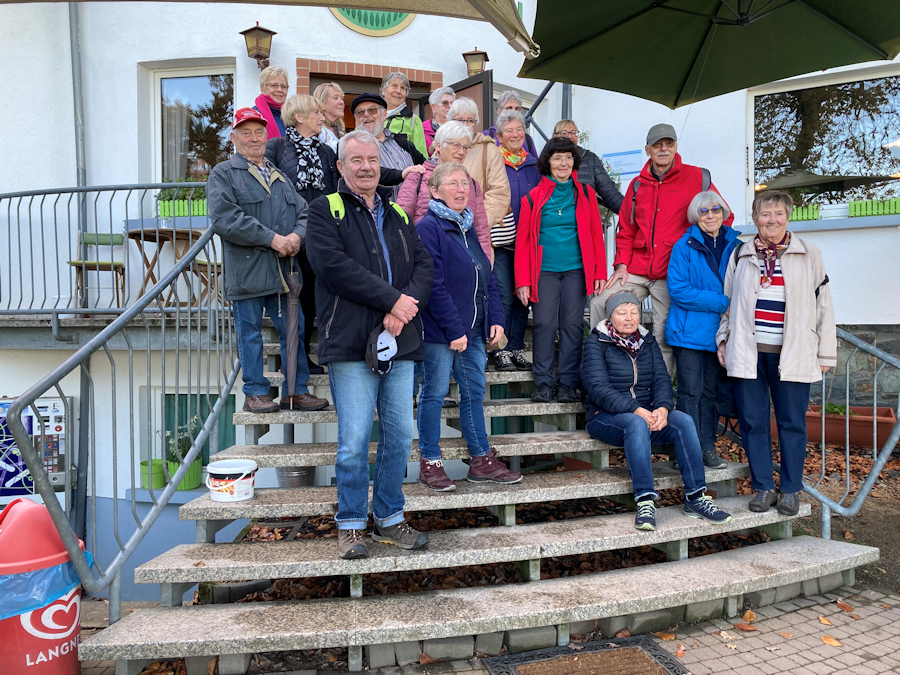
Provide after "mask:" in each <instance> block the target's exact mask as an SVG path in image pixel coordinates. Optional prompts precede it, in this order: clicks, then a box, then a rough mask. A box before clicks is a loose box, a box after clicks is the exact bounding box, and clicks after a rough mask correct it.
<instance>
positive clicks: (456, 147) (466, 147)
mask: <svg viewBox="0 0 900 675" xmlns="http://www.w3.org/2000/svg"><path fill="white" fill-rule="evenodd" d="M444 145H448V146H450V147H451V148H452V149H454V150H465V151H466V152H468V151H469V150H471V149H472V146H471V145H463V144H462V143H460V142H458V141H444Z"/></svg>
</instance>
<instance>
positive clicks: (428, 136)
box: [422, 87, 456, 154]
mask: <svg viewBox="0 0 900 675" xmlns="http://www.w3.org/2000/svg"><path fill="white" fill-rule="evenodd" d="M455 100H456V93H455V92H454V91H453V90H452V89H451V88H450V87H441V88H440V89H435V90H434V91H433V92H431V95H430V96H429V97H428V105H430V106H431V115H432V117H431V119H430V120H425V121H424V122H422V129H423V130H424V131H425V145H427V146H428V153H429V154H431V144H432V143H433V141H434V135H435V134H436V133H437V130H438V129H440V128H441V125H442V124H443V123H444V122H446V121H447V113H448V112H449V111H450V106H451V105H453V102H454V101H455Z"/></svg>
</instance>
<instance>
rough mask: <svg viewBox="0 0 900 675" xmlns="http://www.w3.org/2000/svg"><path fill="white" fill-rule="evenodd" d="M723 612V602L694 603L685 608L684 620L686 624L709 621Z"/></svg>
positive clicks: (722, 600)
mask: <svg viewBox="0 0 900 675" xmlns="http://www.w3.org/2000/svg"><path fill="white" fill-rule="evenodd" d="M724 611H725V600H724V599H721V600H707V601H706V602H694V603H691V604H690V605H688V606H687V607H686V608H685V614H684V620H685V622H686V623H697V622H699V621H709V620H710V619H714V618H718V617H720V616H722V613H723V612H724Z"/></svg>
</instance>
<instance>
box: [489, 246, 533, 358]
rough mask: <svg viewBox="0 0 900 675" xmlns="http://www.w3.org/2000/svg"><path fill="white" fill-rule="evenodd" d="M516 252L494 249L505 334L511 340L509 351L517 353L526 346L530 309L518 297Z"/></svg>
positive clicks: (495, 272) (496, 277)
mask: <svg viewBox="0 0 900 675" xmlns="http://www.w3.org/2000/svg"><path fill="white" fill-rule="evenodd" d="M515 257H516V252H515V251H513V250H512V249H509V248H495V249H494V278H495V279H496V280H497V292H498V293H500V302H501V303H503V318H504V319H505V320H506V324H505V325H506V326H507V330H506V332H505V333H504V335H506V339H507V340H509V344H508V345H507V346H506V348H507V349H509V350H512V351H515V350H517V349H522V348H523V347H524V346H525V329H526V328H527V326H528V307H527V306H526V305H523V304H522V303H521V302H519V299H518V298H517V297H516V281H515V270H514V263H515Z"/></svg>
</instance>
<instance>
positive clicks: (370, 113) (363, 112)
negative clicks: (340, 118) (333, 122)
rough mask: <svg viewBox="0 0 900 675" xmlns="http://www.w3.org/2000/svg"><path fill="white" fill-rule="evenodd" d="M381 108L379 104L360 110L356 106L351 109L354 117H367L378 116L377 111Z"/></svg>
mask: <svg viewBox="0 0 900 675" xmlns="http://www.w3.org/2000/svg"><path fill="white" fill-rule="evenodd" d="M379 110H382V108H380V107H379V106H372V107H371V108H366V109H365V110H360V109H359V108H357V109H356V110H354V111H353V116H354V117H365V116H366V115H368V116H369V117H378V111H379Z"/></svg>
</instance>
